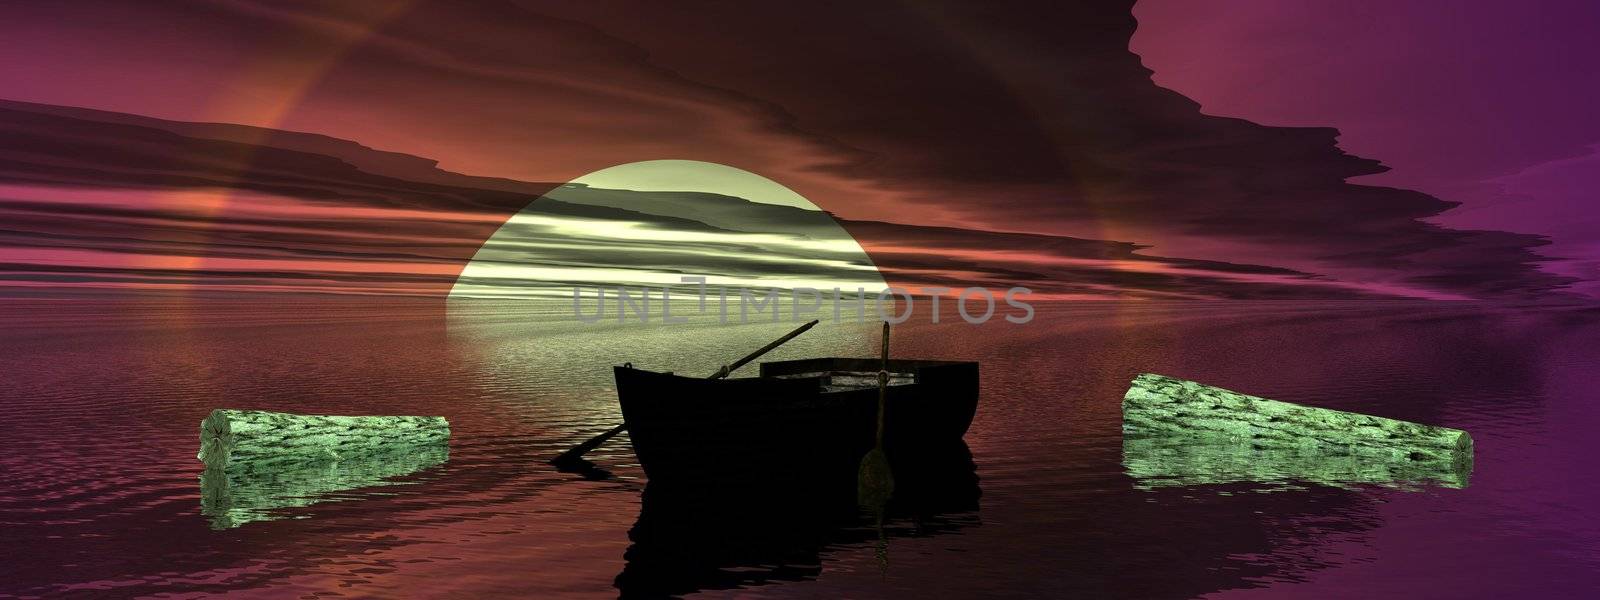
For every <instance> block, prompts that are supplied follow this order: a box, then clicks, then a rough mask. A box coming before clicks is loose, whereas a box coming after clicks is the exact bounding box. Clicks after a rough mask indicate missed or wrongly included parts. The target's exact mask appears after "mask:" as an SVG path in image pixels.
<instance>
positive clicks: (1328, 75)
mask: <svg viewBox="0 0 1600 600" xmlns="http://www.w3.org/2000/svg"><path fill="white" fill-rule="evenodd" d="M1134 16H1135V17H1137V18H1138V20H1139V28H1138V30H1137V33H1136V34H1135V35H1134V37H1133V40H1132V42H1131V44H1130V47H1131V49H1132V50H1133V51H1134V52H1136V53H1138V54H1139V55H1140V56H1141V57H1143V59H1144V64H1145V66H1147V67H1149V68H1151V69H1152V70H1154V71H1155V75H1154V78H1155V81H1156V83H1157V84H1160V85H1162V86H1163V87H1167V88H1170V89H1172V90H1175V91H1177V92H1179V93H1182V94H1184V95H1185V96H1188V97H1190V98H1192V99H1194V100H1195V101H1197V102H1199V103H1200V104H1201V106H1202V110H1203V111H1204V112H1205V113H1206V114H1210V115H1221V116H1231V117H1240V118H1244V119H1249V120H1251V121H1255V122H1257V123H1262V124H1265V125H1286V126H1331V127H1337V128H1338V129H1339V131H1340V133H1341V135H1340V137H1339V146H1340V147H1341V148H1344V149H1345V150H1347V151H1349V152H1351V153H1353V154H1357V155H1360V156H1365V157H1370V158H1376V159H1378V160H1381V161H1383V163H1384V164H1385V165H1387V166H1389V167H1392V168H1393V170H1391V171H1389V172H1387V173H1383V174H1379V175H1371V176H1366V177H1361V178H1357V179H1356V181H1359V182H1361V183H1368V184H1372V185H1386V186H1396V187H1405V188H1411V189H1417V190H1421V191H1424V192H1427V193H1429V194H1432V195H1435V196H1437V197H1439V198H1441V199H1444V200H1450V201H1456V202H1461V203H1462V205H1461V206H1460V207H1458V208H1456V209H1453V210H1450V211H1448V212H1446V213H1444V214H1442V215H1440V216H1439V217H1437V218H1435V219H1434V220H1435V221H1436V222H1439V223H1443V224H1447V225H1450V226H1452V227H1463V228H1474V229H1502V230H1510V231H1517V232H1524V233H1535V234H1540V235H1547V236H1550V237H1551V238H1552V240H1553V242H1554V244H1552V245H1551V246H1549V247H1547V248H1543V249H1541V250H1540V253H1542V254H1546V255H1550V256H1561V257H1567V258H1570V259H1571V260H1569V261H1564V262H1556V263H1550V264H1547V265H1545V268H1547V269H1548V270H1550V271H1552V272H1557V273H1563V274H1568V275H1575V276H1579V277H1581V278H1583V279H1585V280H1587V281H1586V282H1585V283H1584V284H1581V285H1582V289H1585V290H1586V291H1588V292H1589V293H1591V294H1595V293H1600V287H1597V286H1596V284H1595V283H1594V282H1595V281H1596V280H1597V279H1600V210H1597V209H1596V207H1595V205H1594V198H1593V194H1594V192H1593V190H1596V189H1600V156H1597V155H1596V151H1597V147H1600V111H1597V110H1596V108H1595V107H1597V106H1600V36H1597V35H1595V32H1596V31H1597V30H1600V3H1596V2H1589V1H1584V0H1551V1H1541V2H1517V1H1508V0H1501V1H1491V2H1484V1H1467V2H1450V3H1440V2H1429V1H1425V0H1299V1H1294V2H1283V1H1276V0H1220V1H1214V2H1188V1H1184V0H1141V1H1140V2H1139V3H1138V4H1136V5H1135V7H1134Z"/></svg>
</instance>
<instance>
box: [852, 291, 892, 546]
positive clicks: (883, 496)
mask: <svg viewBox="0 0 1600 600" xmlns="http://www.w3.org/2000/svg"><path fill="white" fill-rule="evenodd" d="M882 348H883V349H882V352H881V355H882V364H881V366H880V367H879V369H878V429H877V434H876V435H875V436H874V442H873V447H872V450H869V451H867V455H866V456H863V457H861V469H860V470H859V471H858V472H857V481H856V501H857V502H859V503H860V504H861V505H862V506H866V507H868V508H872V509H873V510H874V511H876V512H878V513H879V514H880V518H881V513H882V511H883V507H884V506H885V505H887V504H888V503H889V496H890V495H892V494H894V474H893V473H892V472H891V471H890V469H889V456H888V455H887V454H885V453H884V451H883V429H884V422H885V416H886V415H885V413H886V411H887V410H888V405H889V322H888V321H885V322H884V323H883V346H882Z"/></svg>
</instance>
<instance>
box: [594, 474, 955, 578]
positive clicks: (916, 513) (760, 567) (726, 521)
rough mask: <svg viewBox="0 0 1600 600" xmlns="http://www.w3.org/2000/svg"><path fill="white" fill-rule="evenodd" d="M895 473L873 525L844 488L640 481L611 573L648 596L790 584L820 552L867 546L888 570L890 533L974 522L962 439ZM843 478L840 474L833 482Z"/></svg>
mask: <svg viewBox="0 0 1600 600" xmlns="http://www.w3.org/2000/svg"><path fill="white" fill-rule="evenodd" d="M924 458H925V460H922V461H920V462H917V463H910V462H909V461H908V462H907V464H906V465H904V466H898V465H899V463H897V467H896V471H895V480H896V488H895V495H894V497H893V499H891V500H890V502H889V504H888V506H887V507H885V513H884V519H883V521H882V522H881V525H880V522H879V521H877V520H876V519H874V518H873V517H872V516H871V515H868V514H865V513H864V512H863V511H862V510H861V509H859V508H858V507H857V505H856V490H855V486H854V485H853V483H854V482H853V481H847V483H850V484H851V485H828V484H822V483H811V482H806V483H804V484H802V483H801V482H796V481H793V480H790V479H788V476H787V475H785V474H773V473H768V474H764V475H763V474H750V473H740V474H738V476H737V478H735V479H730V480H727V481H723V482H720V483H717V484H712V485H710V486H706V485H697V486H694V487H688V486H678V487H669V486H666V485H662V484H657V483H651V484H648V485H646V486H645V490H644V494H643V497H642V499H641V506H640V510H639V519H638V521H637V522H635V524H634V526H633V528H632V529H631V530H630V531H629V532H628V538H629V540H631V541H632V542H633V543H632V545H631V546H629V548H628V550H627V552H626V553H625V558H626V560H627V564H626V565H625V566H624V568H623V570H622V573H621V574H619V575H617V578H616V587H617V588H618V589H619V590H621V593H622V596H623V597H656V596H663V595H676V594H686V593H690V592H694V591H699V590H714V589H732V588H740V587H748V586H755V585H763V584H766V583H772V582H780V581H798V580H804V579H810V578H814V577H817V576H818V575H820V574H821V573H822V562H823V561H822V555H823V553H824V552H825V551H828V550H830V549H834V548H839V547H841V546H846V545H857V544H871V545H873V546H875V548H874V549H873V552H875V553H877V555H878V557H877V558H878V561H879V566H880V568H884V569H893V566H892V565H893V559H892V557H893V540H894V539H895V538H902V537H921V536H929V535H938V534H943V533H948V532H953V531H957V530H960V529H963V528H968V527H973V526H976V525H977V524H978V518H977V510H978V499H979V496H980V495H981V491H980V490H979V487H978V475H977V469H976V466H975V464H974V463H973V460H972V454H971V452H970V451H968V449H967V447H966V445H965V444H960V445H959V446H957V447H952V448H949V449H946V450H944V451H940V452H937V453H934V454H933V455H930V456H926V457H924ZM840 481H844V479H840Z"/></svg>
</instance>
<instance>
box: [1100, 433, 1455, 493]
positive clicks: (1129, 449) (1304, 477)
mask: <svg viewBox="0 0 1600 600" xmlns="http://www.w3.org/2000/svg"><path fill="white" fill-rule="evenodd" d="M1122 466H1123V468H1124V469H1125V470H1126V471H1127V473H1128V475H1129V476H1130V477H1133V480H1134V487H1135V488H1137V489H1141V490H1150V489H1155V488H1162V487H1174V486H1195V485H1222V484H1230V483H1263V484H1293V483H1312V484H1317V485H1324V486H1328V487H1337V488H1347V489H1349V488H1354V487H1356V486H1361V485H1372V486H1380V487H1390V488H1398V489H1408V490H1409V489H1417V488H1420V487H1422V486H1427V485H1437V486H1440V487H1446V488H1456V489H1460V488H1464V487H1467V480H1468V478H1469V477H1470V476H1471V474H1472V471H1471V469H1472V464H1471V462H1470V461H1455V460H1412V459H1410V458H1405V459H1399V460H1396V459H1394V458H1393V457H1392V456H1390V455H1388V453H1381V454H1378V455H1370V454H1364V453H1361V452H1344V453H1328V452H1319V451H1304V450H1300V449H1295V448H1256V447H1254V446H1252V445H1250V444H1249V443H1240V442H1229V441H1226V440H1217V439H1215V438H1213V437H1209V436H1206V437H1198V438H1196V437H1190V436H1184V435H1173V434H1169V435H1157V436H1148V437H1135V436H1131V435H1130V436H1124V437H1123V438H1122Z"/></svg>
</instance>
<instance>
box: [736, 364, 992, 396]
mask: <svg viewBox="0 0 1600 600" xmlns="http://www.w3.org/2000/svg"><path fill="white" fill-rule="evenodd" d="M955 364H961V363H957V362H952V361H935V360H890V361H889V369H888V370H889V385H891V386H897V385H911V384H914V383H917V381H918V380H919V377H918V372H919V371H921V370H922V369H925V368H930V367H940V366H946V365H955ZM880 365H881V363H880V362H879V361H878V360H876V359H868V358H812V359H805V360H786V361H777V362H765V363H761V376H762V377H773V378H777V379H808V378H818V379H820V380H821V384H822V391H823V392H844V391H850V390H859V389H863V388H876V387H878V368H879V366H880Z"/></svg>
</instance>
